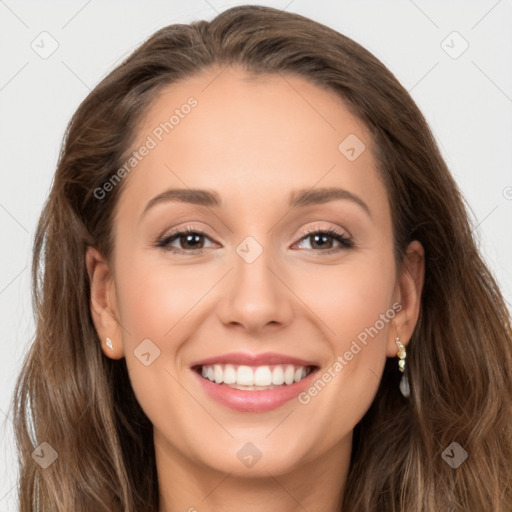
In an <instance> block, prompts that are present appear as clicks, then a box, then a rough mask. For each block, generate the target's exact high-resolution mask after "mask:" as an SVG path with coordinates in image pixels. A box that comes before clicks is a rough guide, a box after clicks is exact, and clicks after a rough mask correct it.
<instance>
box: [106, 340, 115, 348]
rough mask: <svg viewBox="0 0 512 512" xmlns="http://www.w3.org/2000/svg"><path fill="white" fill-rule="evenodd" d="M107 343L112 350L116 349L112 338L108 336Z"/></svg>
mask: <svg viewBox="0 0 512 512" xmlns="http://www.w3.org/2000/svg"><path fill="white" fill-rule="evenodd" d="M105 345H107V347H108V348H109V349H110V350H114V346H113V345H112V340H111V339H110V338H107V340H106V341H105Z"/></svg>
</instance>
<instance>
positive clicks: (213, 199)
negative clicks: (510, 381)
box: [141, 187, 372, 218]
mask: <svg viewBox="0 0 512 512" xmlns="http://www.w3.org/2000/svg"><path fill="white" fill-rule="evenodd" d="M337 199H343V200H348V201H352V202H353V203H355V204H357V205H359V206H360V207H361V208H362V209H363V210H364V211H365V212H366V213H367V214H368V215H369V217H370V218H372V214H371V211H370V208H369V207H368V205H367V204H366V203H365V202H364V201H363V200H362V199H361V198H360V197H359V196H357V195H355V194H353V193H352V192H349V191H348V190H345V189H343V188H337V187H325V188H315V189H300V190H294V191H292V193H291V194H290V198H289V202H288V205H289V206H290V207H291V208H301V207H305V206H311V205H315V204H323V203H328V202H330V201H334V200H337ZM169 201H178V202H182V203H189V204H195V205H198V206H206V207H207V208H219V207H220V206H221V204H222V201H221V198H220V196H219V194H218V193H217V192H215V191H214V190H206V189H198V188H194V189H190V188H188V189H187V188H173V189H169V190H166V191H165V192H162V193H161V194H158V195H157V196H155V197H153V199H151V200H150V201H149V202H148V204H147V205H146V207H145V208H144V211H143V212H142V214H141V217H142V216H144V215H145V214H146V213H147V212H148V210H150V209H151V208H153V207H154V206H155V205H157V204H160V203H165V202H169Z"/></svg>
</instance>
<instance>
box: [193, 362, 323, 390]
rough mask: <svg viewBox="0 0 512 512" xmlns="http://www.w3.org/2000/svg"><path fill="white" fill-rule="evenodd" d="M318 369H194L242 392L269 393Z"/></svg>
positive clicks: (219, 366) (213, 366) (220, 366)
mask: <svg viewBox="0 0 512 512" xmlns="http://www.w3.org/2000/svg"><path fill="white" fill-rule="evenodd" d="M317 369H318V367H317V366H298V365H293V364H276V365H262V366H246V365H234V364H211V365H198V366H195V367H194V368H193V370H195V371H196V372H197V373H198V374H199V375H200V376H201V377H202V378H203V379H205V380H208V381H210V382H212V383H214V384H218V385H219V386H225V387H229V388H232V389H238V390H240V391H268V390H271V389H277V388H283V387H287V386H292V385H293V384H296V383H298V382H300V381H301V380H303V379H305V378H306V377H307V376H308V375H310V374H311V373H312V372H314V371H316V370H317Z"/></svg>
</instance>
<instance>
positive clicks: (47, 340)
mask: <svg viewBox="0 0 512 512" xmlns="http://www.w3.org/2000/svg"><path fill="white" fill-rule="evenodd" d="M227 66H236V67H239V68H241V69H243V70H245V71H246V72H248V73H252V74H266V73H278V74H279V73H283V74H287V73H290V74H294V75H296V76H300V77H302V78H304V79H306V80H308V81H310V82H311V83H313V84H316V85H318V86H320V87H323V88H325V89H327V90H329V91H333V92H334V93H336V94H337V95H339V97H341V98H342V99H343V100H344V102H345V104H346V105H347V106H348V107H349V108H350V110H351V112H353V114H354V115H356V116H357V117H358V118H359V119H360V120H361V121H362V122H364V124H365V125H366V127H368V129H369V130H370V132H371V134H372V136H373V138H374V142H375V147H376V152H375V154H374V157H375V159H376V161H377V164H378V169H379V172H380V174H381V176H382V178H383V181H384V183H385V186H386V189H387V193H388V198H389V203H390V206H391V211H392V221H393V236H394V240H393V242H394V249H395V256H396V263H397V265H399V266H400V265H402V263H403V261H404V260H403V258H404V250H405V248H406V247H407V244H408V243H409V242H410V241H412V240H419V241H420V242H421V243H422V245H423V247H424V248H425V267H426V268H425V284H424V289H423V293H422V297H421V311H420V316H419V319H418V323H417V325H416V328H415V330H414V333H413V336H412V338H411V340H410V343H409V346H408V357H407V361H408V363H407V374H408V378H409V382H410V388H411V396H410V398H409V399H408V400H406V399H404V398H403V397H402V396H401V395H400V393H399V387H398V380H399V376H400V374H399V373H398V371H397V368H396V361H393V360H391V359H390V360H388V361H387V363H386V366H385V368H384V374H383V377H382V381H381V384H380V387H379V389H378V391H377V394H376V397H375V399H374V402H373V403H372V405H371V407H370V409H369V410H368V411H367V413H366V414H365V416H364V417H363V418H362V420H361V421H360V422H359V423H358V424H357V426H356V428H355V431H354V441H353V449H352V457H351V462H350V469H349V475H348V481H347V483H346V490H345V495H344V503H343V509H342V510H343V512H356V511H357V512H383V511H386V512H398V511H411V510H414V511H415V512H427V511H429V512H431V511H438V510H440V511H446V510H450V511H452V512H454V511H464V512H468V511H475V512H476V511H478V512H482V511H491V510H492V511H493V512H510V510H512V481H511V480H512V477H511V461H512V413H511V406H512V376H511V368H512V330H511V321H510V313H509V311H508V309H507V307H506V305H505V302H504V300H503V298H502V295H501V294H500V291H499V288H498V286H497V284H496V282H495V280H494V278H493V276H492V275H491V273H490V271H489V270H488V268H487V266H486V265H485V263H484V262H483V260H482V258H481V257H480V255H479V253H478V250H477V245H476V241H475V240H474V238H473V235H472V229H473V228H472V225H471V222H470V220H469V216H468V210H467V207H466V204H465V201H464V199H463V197H462V196H461V193H460V191H459V189H458V187H457V185H456V183H455V182H454V179H453V178H452V176H451V174H450V172H449V170H448V168H447V166H446V164H445V162H444V161H443V158H442V156H441V154H440V151H439V149H438V147H437V145H436V142H435V139H434V137H433V135H432V133H431V131H430V129H429V127H428V125H427V123H426V121H425V119H424V117H423V115H422V114H421V112H420V110H419V109H418V107H417V106H416V105H415V103H414V102H413V100H412V99H411V97H410V95H409V94H408V93H407V91H406V90H405V89H404V88H403V87H402V86H401V85H400V84H399V82H398V81H397V79H396V78H395V77H394V76H393V74H392V73H391V72H390V71H389V70H388V69H387V68H386V67H385V66H384V65H383V64H382V63H381V62H380V61H379V60H378V59H377V58H376V57H374V56H373V55H372V54H371V53H370V52H368V51H367V50H365V49H364V48H363V47H362V46H360V45H359V44H357V43H355V42H354V41H352V40H351V39H349V38H348V37H345V36H344V35H342V34H340V33H338V32H336V31H335V30H332V29H330V28H328V27H326V26H324V25H322V24H319V23H317V22H314V21H312V20H310V19H308V18H306V17H303V16H300V15H298V14H292V13H288V12H282V11H279V10H276V9H273V8H270V7H260V6H239V7H234V8H231V9H229V10H226V11H224V12H222V13H221V14H219V15H218V16H217V17H215V18H214V19H213V20H212V21H210V22H207V21H197V22H193V23H190V24H175V25H170V26H167V27H164V28H162V29H160V30H158V31H157V32H156V33H154V34H153V35H152V36H151V37H150V38H149V39H148V40H147V41H145V42H144V43H143V44H142V45H140V46H139V47H138V48H137V49H136V50H135V51H134V52H133V53H132V54H131V55H130V56H129V57H128V58H126V59H125V60H124V61H123V62H122V64H120V65H119V66H118V67H117V68H116V69H114V70H113V71H112V72H111V73H110V74H109V75H108V76H106V77H105V78H104V79H103V80H102V81H101V82H100V83H99V84H98V85H97V86H96V87H95V88H94V90H93V91H91V93H90V94H89V95H88V96H87V97H86V98H85V100H84V101H83V102H82V103H81V104H80V106H79V108H78V109H77V111H76V112H75V114H74V115H73V117H72V118H71V120H70V122H69V125H68V127H67V130H66V134H65V137H64V140H63V146H62V150H61V153H60V155H59V161H58V165H57V169H56V173H55V177H54V180H53V183H52V188H51V191H50V194H49V196H48V199H47V201H46V203H45V206H44V209H43V211H42V214H41V217H40V220H39V223H38V226H37V231H36V235H35V241H34V250H33V266H32V274H33V284H32V286H33V308H34V312H35V320H36V330H35V334H34V339H33V343H32V344H31V347H30V350H29V352H28V354H27V355H26V359H25V361H24V364H23V368H22V371H21V373H20V375H19V377H18V380H17V382H16V389H15V393H14V396H13V402H12V406H13V409H14V410H13V417H14V423H15V435H16V441H17V448H18V459H19V469H20V479H19V486H18V495H19V502H20V511H21V512H29V511H39V512H43V511H44V512H46V511H52V512H69V511H71V510H72V511H74V512H90V511H94V512H121V511H123V512H136V511H140V510H145V511H149V512H157V510H158V484H157V473H156V464H155V453H154V446H153V437H152V425H151V422H150V421H149V419H148V418H147V417H146V415H145V414H144V412H143V411H142V409H141V407H140V406H139V404H138V402H137V400H136V398H135V395H134V393H133V390H132V388H131V384H130V380H129V376H128V372H127V368H126V364H125V360H124V359H121V360H112V359H109V358H107V357H105V356H104V355H103V353H102V351H101V347H100V341H99V339H98V335H97V333H96V330H95V328H94V325H93V322H92V319H91V313H90V283H89V279H88V274H87V270H86V265H85V252H86V248H87V247H88V246H90V245H93V246H95V247H97V248H98V250H99V251H100V252H101V253H102V254H103V255H104V256H105V257H107V258H109V257H111V255H112V248H113V242H114V241H113V238H112V231H113V230H112V227H113V224H112V223H113V218H114V216H113V212H114V210H115V207H116V204H117V201H118V198H119V195H120V194H121V193H122V190H123V183H122V182H121V183H120V184H119V185H118V186H116V187H115V188H114V189H113V190H112V191H111V192H110V193H109V194H107V195H106V197H105V198H104V199H102V200H101V201H100V200H98V199H97V198H96V197H95V196H94V190H95V189H96V188H97V187H101V186H102V184H104V183H105V182H106V181H107V180H108V179H109V178H110V177H111V176H112V175H113V174H114V173H115V171H116V170H117V169H119V167H121V166H122V163H123V162H124V161H126V159H127V156H129V155H130V151H133V147H132V146H133V144H134V141H135V137H136V135H137V129H138V127H139V125H140V122H141V120H142V119H143V116H144V114H145V112H147V109H148V108H149V106H150V105H151V104H152V101H153V100H154V99H155V98H156V97H157V95H158V93H159V92H160V91H161V90H162V89H163V88H165V87H167V86H169V85H170V84H173V83H175V82H177V81H178V80H183V79H186V78H188V77H192V76H194V75H196V74H197V73H199V72H201V71H203V70H207V69H214V68H218V69H219V70H221V69H223V68H225V67H227ZM454 441H455V442H457V443H459V444H460V445H461V446H462V447H463V448H464V449H465V450H466V451H467V452H468V454H469V457H468V459H467V460H466V461H465V462H464V463H463V464H461V465H460V466H459V467H458V468H457V469H452V468H451V467H450V466H449V465H448V464H447V463H446V462H445V460H443V457H442V453H443V451H444V450H445V449H446V448H447V447H448V446H449V445H450V444H451V443H452V442H454ZM43 442H46V443H48V444H49V445H50V446H51V447H53V448H54V449H55V451H56V452H57V454H58V458H57V460H56V461H55V462H54V463H53V464H51V465H50V466H49V467H48V468H46V469H42V468H41V467H40V466H39V465H38V464H36V463H35V462H34V460H33V458H32V456H31V454H32V452H33V451H34V449H35V447H36V446H38V445H40V443H43ZM43 446H46V445H43ZM341 485H342V482H340V487H341Z"/></svg>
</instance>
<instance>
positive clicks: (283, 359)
mask: <svg viewBox="0 0 512 512" xmlns="http://www.w3.org/2000/svg"><path fill="white" fill-rule="evenodd" d="M212 364H236V365H246V366H264V365H272V364H292V365H294V366H317V365H316V364H315V363H314V362H313V361H306V360H305V359H299V358H297V357H293V356H287V355H285V354H277V353H275V352H264V353H262V354H250V353H248V352H230V353H228V354H222V355H219V356H213V357H209V358H207V359H201V360H200V361H196V362H194V363H192V364H191V366H192V367H194V366H206V365H212Z"/></svg>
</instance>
